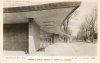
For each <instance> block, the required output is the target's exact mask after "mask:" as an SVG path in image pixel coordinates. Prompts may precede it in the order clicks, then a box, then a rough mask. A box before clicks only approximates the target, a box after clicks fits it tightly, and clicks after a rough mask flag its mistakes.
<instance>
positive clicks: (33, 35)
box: [28, 18, 40, 54]
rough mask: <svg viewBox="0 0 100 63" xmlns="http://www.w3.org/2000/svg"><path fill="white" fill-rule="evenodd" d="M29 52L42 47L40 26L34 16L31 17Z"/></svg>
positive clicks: (31, 52)
mask: <svg viewBox="0 0 100 63" xmlns="http://www.w3.org/2000/svg"><path fill="white" fill-rule="evenodd" d="M28 20H29V54H33V53H35V52H36V51H37V50H38V49H39V48H40V28H39V26H38V25H37V23H35V21H34V19H33V18H29V19H28Z"/></svg>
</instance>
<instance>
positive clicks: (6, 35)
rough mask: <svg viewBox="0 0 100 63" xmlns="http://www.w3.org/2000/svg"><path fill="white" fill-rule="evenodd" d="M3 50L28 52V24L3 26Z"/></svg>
mask: <svg viewBox="0 0 100 63" xmlns="http://www.w3.org/2000/svg"><path fill="white" fill-rule="evenodd" d="M3 49H4V50H8V51H25V52H26V51H28V23H20V24H4V25H3Z"/></svg>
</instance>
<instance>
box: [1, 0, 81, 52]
mask: <svg viewBox="0 0 100 63" xmlns="http://www.w3.org/2000/svg"><path fill="white" fill-rule="evenodd" d="M80 4H81V3H80V2H58V3H49V4H42V5H31V6H20V7H8V8H4V12H3V13H4V15H3V16H4V17H3V24H4V27H6V28H4V38H6V39H4V42H6V41H7V42H11V38H9V39H7V38H8V37H9V36H8V35H6V33H8V32H6V33H5V29H7V27H8V28H9V25H11V24H15V25H16V24H20V23H28V24H27V25H29V26H28V27H26V28H27V30H26V31H28V32H25V33H28V40H26V41H29V43H28V44H29V45H28V46H27V47H28V49H29V50H28V51H29V53H33V52H35V51H36V50H38V49H39V48H40V46H39V42H40V41H39V40H40V38H39V37H40V35H39V33H40V31H39V30H40V29H41V30H43V31H45V32H48V33H53V34H61V35H66V33H64V30H63V28H62V26H63V23H64V22H65V21H66V20H67V19H68V18H69V17H70V16H71V14H72V13H73V12H74V11H75V10H76V9H77V8H78V7H79V6H80ZM5 25H6V26H5ZM22 25H24V24H22ZM27 25H26V26H27ZM24 26H25V25H24ZM10 27H13V26H10ZM14 27H16V26H14ZM21 27H22V26H21ZM16 28H17V31H18V30H22V31H21V32H17V33H19V34H22V33H24V31H25V29H24V28H25V27H22V29H21V28H20V27H16ZM10 29H11V28H10ZM12 29H13V30H12V31H9V33H10V32H11V33H12V32H13V31H15V30H14V28H12ZM6 31H7V30H6ZM15 33H16V32H15ZM15 35H17V34H15ZM15 35H14V36H15ZM22 35H24V37H27V36H26V35H27V34H26V35H25V34H22ZM7 36H8V37H7ZM10 36H11V35H10ZM17 37H21V36H20V35H19V36H17ZM22 37H23V36H22ZM19 39H20V38H19ZM19 39H18V40H19ZM25 39H26V38H23V40H25ZM12 40H13V41H14V40H17V39H14V38H13V39H12ZM18 40H17V41H18ZM23 40H22V41H23ZM13 41H12V42H13ZM26 44H27V43H26ZM6 45H7V44H6ZM6 45H5V46H6ZM23 46H24V45H23ZM17 49H18V48H17ZM23 49H24V48H23ZM24 51H25V50H24Z"/></svg>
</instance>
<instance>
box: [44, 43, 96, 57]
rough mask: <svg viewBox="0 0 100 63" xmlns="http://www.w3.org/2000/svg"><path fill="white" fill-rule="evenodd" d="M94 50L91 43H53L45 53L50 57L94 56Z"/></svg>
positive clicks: (93, 45)
mask: <svg viewBox="0 0 100 63" xmlns="http://www.w3.org/2000/svg"><path fill="white" fill-rule="evenodd" d="M96 49H97V48H96V44H93V43H84V42H74V43H55V44H53V45H50V46H48V47H47V48H46V49H45V52H46V53H47V54H49V55H50V56H95V55H96Z"/></svg>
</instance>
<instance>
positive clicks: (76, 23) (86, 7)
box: [69, 2, 96, 36]
mask: <svg viewBox="0 0 100 63" xmlns="http://www.w3.org/2000/svg"><path fill="white" fill-rule="evenodd" d="M94 7H96V3H93V2H82V4H81V6H80V7H79V8H78V9H77V10H76V11H78V15H76V16H75V17H74V18H72V19H71V21H70V22H69V27H70V28H71V30H72V33H73V34H72V35H74V36H75V35H76V34H77V32H78V31H79V27H80V25H81V24H82V23H84V22H85V17H86V16H87V15H90V14H91V11H92V10H93V8H94Z"/></svg>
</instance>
